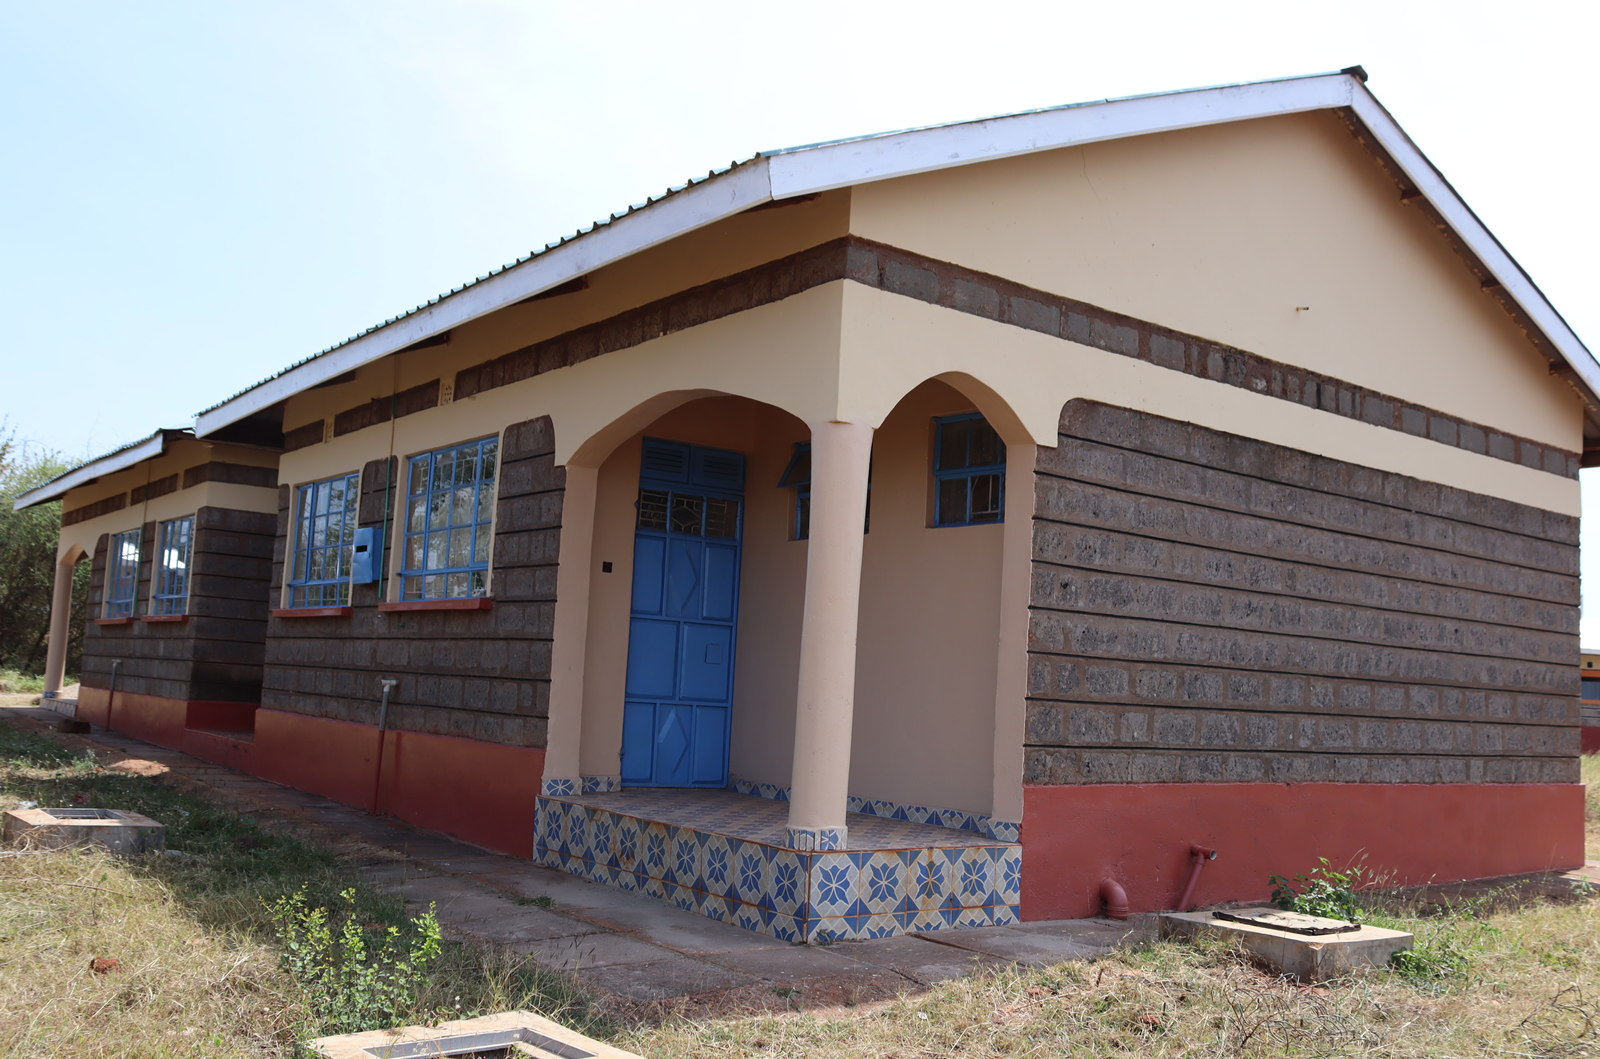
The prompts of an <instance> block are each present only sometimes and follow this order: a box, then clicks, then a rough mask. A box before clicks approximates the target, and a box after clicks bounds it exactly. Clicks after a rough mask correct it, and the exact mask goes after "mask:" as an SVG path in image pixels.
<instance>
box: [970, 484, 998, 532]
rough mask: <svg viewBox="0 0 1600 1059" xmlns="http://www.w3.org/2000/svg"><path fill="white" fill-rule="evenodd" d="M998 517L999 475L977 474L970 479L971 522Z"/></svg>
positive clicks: (992, 519)
mask: <svg viewBox="0 0 1600 1059" xmlns="http://www.w3.org/2000/svg"><path fill="white" fill-rule="evenodd" d="M999 517H1000V476H999V475H998V474H979V475H974V476H973V479H972V519H971V521H973V522H993V521H995V520H996V519H998V518H999Z"/></svg>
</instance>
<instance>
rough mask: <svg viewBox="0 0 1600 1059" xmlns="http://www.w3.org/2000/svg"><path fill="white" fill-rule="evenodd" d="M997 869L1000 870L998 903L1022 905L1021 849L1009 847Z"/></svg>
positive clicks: (1019, 847)
mask: <svg viewBox="0 0 1600 1059" xmlns="http://www.w3.org/2000/svg"><path fill="white" fill-rule="evenodd" d="M998 867H999V869H1000V888H999V889H1000V903H1001V904H1007V905H1015V904H1021V903H1022V847H1021V846H1010V847H1007V848H1006V851H1005V852H1004V853H1003V854H1002V855H1001V857H1000V860H999V864H998Z"/></svg>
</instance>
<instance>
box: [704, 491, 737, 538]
mask: <svg viewBox="0 0 1600 1059" xmlns="http://www.w3.org/2000/svg"><path fill="white" fill-rule="evenodd" d="M706 536H707V537H721V538H723V539H725V540H732V539H734V538H735V537H737V536H739V501H737V500H728V499H725V498H723V497H720V496H710V497H707V498H706Z"/></svg>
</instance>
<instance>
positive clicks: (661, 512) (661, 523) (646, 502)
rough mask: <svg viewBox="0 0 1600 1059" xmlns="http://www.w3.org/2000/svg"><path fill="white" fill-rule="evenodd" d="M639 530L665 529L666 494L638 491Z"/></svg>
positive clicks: (650, 490)
mask: <svg viewBox="0 0 1600 1059" xmlns="http://www.w3.org/2000/svg"><path fill="white" fill-rule="evenodd" d="M639 528H640V529H642V530H660V531H662V532H666V529H667V494H666V493H664V492H662V491H660V490H657V489H641V490H639Z"/></svg>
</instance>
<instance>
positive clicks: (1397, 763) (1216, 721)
mask: <svg viewBox="0 0 1600 1059" xmlns="http://www.w3.org/2000/svg"><path fill="white" fill-rule="evenodd" d="M1059 441H1060V444H1059V447H1058V448H1057V449H1055V450H1053V451H1052V450H1041V452H1040V457H1039V464H1038V472H1037V477H1036V479H1035V487H1036V510H1035V516H1034V544H1033V560H1034V561H1033V584H1032V592H1031V601H1030V632H1029V691H1028V706H1027V730H1026V737H1025V738H1026V743H1027V749H1026V771H1025V780H1026V782H1027V783H1030V784H1090V783H1163V782H1197V781H1200V782H1204V781H1217V782H1259V781H1268V782H1285V781H1339V782H1360V783H1402V782H1404V783H1477V782H1491V783H1510V782H1514V783H1533V782H1543V783H1570V782H1577V780H1578V758H1577V755H1578V742H1579V729H1578V725H1579V717H1578V703H1577V691H1578V639H1577V628H1578V624H1577V623H1578V550H1577V544H1578V520H1577V519H1576V518H1571V517H1567V516H1563V515H1558V514H1554V513H1552V512H1548V511H1542V510H1538V509H1535V508H1531V507H1526V506H1522V505H1518V504H1513V503H1510V502H1508V501H1503V500H1497V499H1494V498H1491V497H1485V496H1480V495H1476V494H1472V493H1467V492H1464V491H1461V490H1457V489H1451V488H1448V487H1445V486H1440V485H1434V484H1430V483H1427V482H1422V481H1418V480H1416V479H1411V478H1406V477H1403V476H1400V475H1395V474H1387V473H1383V472H1379V471H1374V470H1371V469H1368V468H1363V467H1359V466H1355V465H1352V464H1348V463H1341V462H1339V461H1337V460H1331V459H1325V458H1322V457H1318V456H1314V455H1311V454H1309V453H1305V452H1299V451H1296V450H1292V449H1287V448H1282V447H1278V446H1274V445H1268V444H1264V443H1262V442H1259V441H1253V440H1251V439H1248V438H1243V437H1238V436H1235V435H1230V434H1223V433H1219V432H1216V431H1211V430H1205V429H1202V428H1199V427H1196V426H1193V425H1190V424H1187V423H1179V422H1174V421H1171V420H1166V419H1160V418H1157V417H1154V416H1149V415H1145V414H1142V413H1138V412H1134V411H1130V410H1127V409H1121V408H1112V407H1107V406H1104V405H1097V404H1093V403H1089V402H1083V401H1074V402H1071V403H1069V404H1068V405H1067V406H1066V408H1065V409H1064V410H1063V412H1062V417H1061V426H1060V438H1059Z"/></svg>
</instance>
